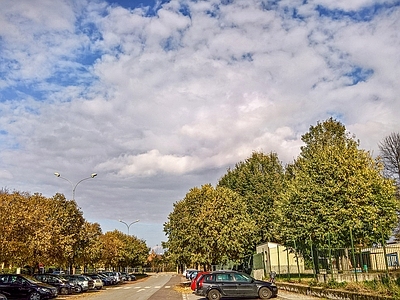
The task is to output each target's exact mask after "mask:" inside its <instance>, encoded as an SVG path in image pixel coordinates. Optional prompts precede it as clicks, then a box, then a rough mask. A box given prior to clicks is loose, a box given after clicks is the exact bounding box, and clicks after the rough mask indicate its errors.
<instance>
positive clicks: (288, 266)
mask: <svg viewBox="0 0 400 300" xmlns="http://www.w3.org/2000/svg"><path fill="white" fill-rule="evenodd" d="M286 260H287V273H288V280H290V265H289V248H288V247H287V246H286Z"/></svg>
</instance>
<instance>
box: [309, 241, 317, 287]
mask: <svg viewBox="0 0 400 300" xmlns="http://www.w3.org/2000/svg"><path fill="white" fill-rule="evenodd" d="M310 248H311V259H312V263H313V274H314V279H317V270H316V268H315V261H314V251H313V246H312V239H311V236H310Z"/></svg>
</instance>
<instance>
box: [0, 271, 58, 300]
mask: <svg viewBox="0 0 400 300" xmlns="http://www.w3.org/2000/svg"><path fill="white" fill-rule="evenodd" d="M0 292H1V293H2V294H4V295H5V296H6V297H7V299H9V300H11V299H28V300H40V299H53V298H56V297H57V295H58V292H57V288H55V287H54V286H51V285H48V284H45V283H43V282H40V281H38V280H37V279H35V278H34V277H31V276H28V275H22V274H0Z"/></svg>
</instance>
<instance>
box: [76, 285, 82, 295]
mask: <svg viewBox="0 0 400 300" xmlns="http://www.w3.org/2000/svg"><path fill="white" fill-rule="evenodd" d="M75 292H77V293H82V287H81V286H80V285H79V284H78V285H77V286H76V287H75Z"/></svg>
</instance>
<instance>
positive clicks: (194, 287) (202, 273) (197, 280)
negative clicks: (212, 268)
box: [190, 272, 210, 291]
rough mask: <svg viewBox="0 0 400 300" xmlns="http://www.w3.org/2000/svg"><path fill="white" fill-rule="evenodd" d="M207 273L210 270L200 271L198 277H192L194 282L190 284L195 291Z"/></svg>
mask: <svg viewBox="0 0 400 300" xmlns="http://www.w3.org/2000/svg"><path fill="white" fill-rule="evenodd" d="M206 274H210V272H198V273H197V275H196V277H195V278H193V279H192V283H191V284H190V288H191V289H192V291H195V290H196V288H197V287H198V286H199V285H200V284H201V283H203V280H204V275H206Z"/></svg>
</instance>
